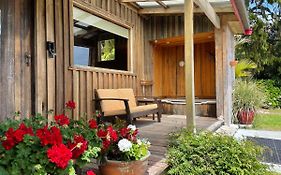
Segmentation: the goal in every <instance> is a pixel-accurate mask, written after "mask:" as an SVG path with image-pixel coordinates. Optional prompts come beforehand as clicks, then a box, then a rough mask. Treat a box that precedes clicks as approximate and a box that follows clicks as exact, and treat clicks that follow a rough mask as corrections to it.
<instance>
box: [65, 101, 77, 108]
mask: <svg viewBox="0 0 281 175" xmlns="http://www.w3.org/2000/svg"><path fill="white" fill-rule="evenodd" d="M65 106H66V107H67V108H69V109H75V107H76V105H75V102H74V101H71V100H70V101H68V102H67V103H65Z"/></svg>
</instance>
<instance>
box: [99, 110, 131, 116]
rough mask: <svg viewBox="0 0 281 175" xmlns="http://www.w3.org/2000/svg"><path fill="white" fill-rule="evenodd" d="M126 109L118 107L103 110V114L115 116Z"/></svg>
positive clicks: (121, 113) (123, 112)
mask: <svg viewBox="0 0 281 175" xmlns="http://www.w3.org/2000/svg"><path fill="white" fill-rule="evenodd" d="M125 114H126V110H125V109H118V110H109V111H104V114H103V115H104V116H116V115H125Z"/></svg>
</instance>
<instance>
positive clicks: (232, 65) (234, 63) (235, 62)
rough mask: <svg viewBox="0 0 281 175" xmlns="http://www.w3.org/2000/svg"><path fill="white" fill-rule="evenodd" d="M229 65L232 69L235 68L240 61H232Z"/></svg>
mask: <svg viewBox="0 0 281 175" xmlns="http://www.w3.org/2000/svg"><path fill="white" fill-rule="evenodd" d="M229 64H230V66H231V67H235V66H236V65H237V64H238V61H237V60H232V61H230V62H229Z"/></svg>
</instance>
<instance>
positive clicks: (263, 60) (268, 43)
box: [236, 0, 281, 79]
mask: <svg viewBox="0 0 281 175" xmlns="http://www.w3.org/2000/svg"><path fill="white" fill-rule="evenodd" d="M250 2H251V5H250V6H249V15H250V21H251V26H252V27H253V34H252V35H251V36H244V37H243V38H244V39H246V42H244V43H242V44H239V45H237V47H236V58H237V59H238V60H241V59H250V60H252V61H253V62H255V63H256V64H257V72H256V74H255V77H257V78H262V79H280V77H281V49H280V47H281V7H280V5H281V1H280V0H255V1H250Z"/></svg>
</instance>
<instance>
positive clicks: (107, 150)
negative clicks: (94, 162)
mask: <svg viewBox="0 0 281 175" xmlns="http://www.w3.org/2000/svg"><path fill="white" fill-rule="evenodd" d="M120 126H121V127H120ZM97 134H98V136H99V137H100V138H101V139H102V145H103V147H102V150H101V156H100V165H99V170H100V172H101V174H102V175H135V174H138V175H142V174H145V172H146V170H147V164H148V157H149V156H150V152H149V151H148V148H149V146H150V143H149V142H148V141H147V140H145V139H139V138H138V129H137V128H136V126H134V125H128V126H124V125H118V124H117V125H114V126H112V125H108V126H106V125H102V126H101V127H100V128H99V130H98V133H97Z"/></svg>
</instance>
